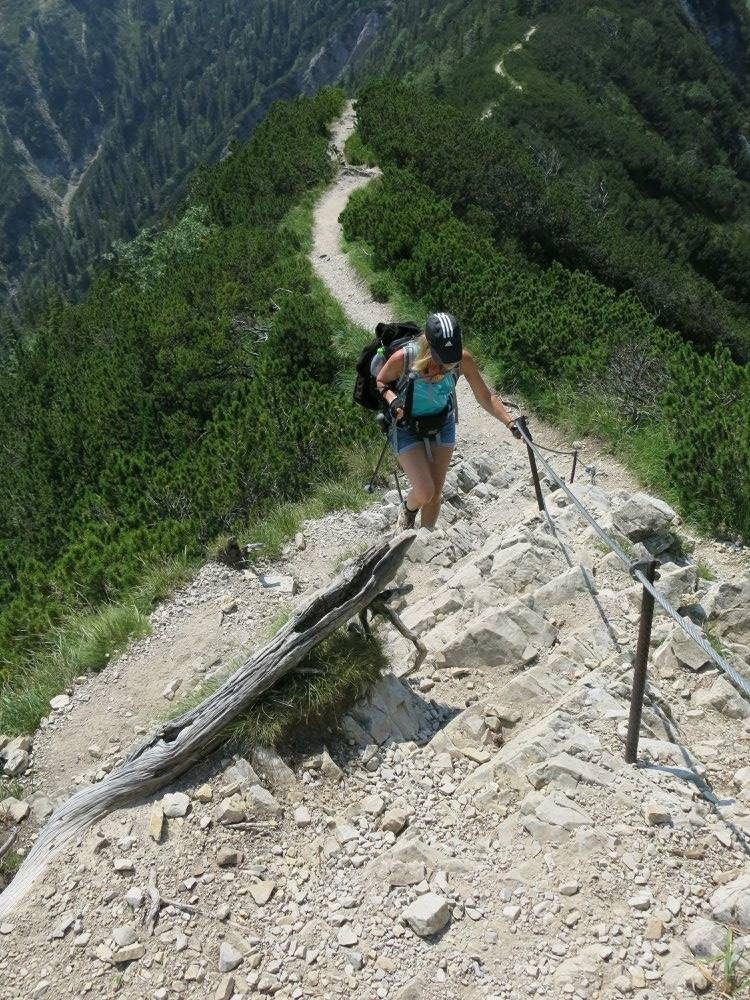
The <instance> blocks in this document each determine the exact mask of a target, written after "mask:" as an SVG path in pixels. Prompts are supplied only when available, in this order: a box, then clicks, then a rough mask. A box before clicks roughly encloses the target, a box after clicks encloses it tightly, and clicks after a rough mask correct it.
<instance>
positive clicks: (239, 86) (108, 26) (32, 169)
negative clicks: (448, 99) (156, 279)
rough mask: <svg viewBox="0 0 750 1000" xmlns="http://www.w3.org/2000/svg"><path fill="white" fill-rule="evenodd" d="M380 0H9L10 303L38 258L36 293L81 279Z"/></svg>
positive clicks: (6, 265) (330, 70)
mask: <svg viewBox="0 0 750 1000" xmlns="http://www.w3.org/2000/svg"><path fill="white" fill-rule="evenodd" d="M382 6H383V5H382V4H381V3H379V2H377V0H376V2H374V3H370V4H367V3H362V2H360V0H334V2H332V3H325V4H324V3H321V2H314V3H300V2H299V0H284V2H283V3H278V2H274V3H271V2H270V0H261V2H258V3H253V4H252V5H249V6H248V5H246V4H242V3H239V2H238V0H222V2H221V3H218V4H210V5H207V4H202V3H198V2H196V0H175V2H165V0H137V2H130V0H128V2H126V0H113V2H112V3H109V4H107V5H102V4H100V3H96V2H92V0H76V2H73V0H53V2H51V3H45V4H42V3H39V2H37V0H33V2H31V3H29V4H24V5H18V4H16V3H14V2H6V3H0V167H2V171H3V176H4V177H7V181H6V183H4V185H3V190H2V191H0V305H1V304H2V301H3V299H4V298H5V297H6V296H7V294H8V292H9V291H10V290H11V289H16V288H18V286H19V281H20V279H21V278H22V277H23V276H24V274H28V272H29V271H30V269H31V268H32V267H33V268H34V274H33V276H32V275H31V274H29V275H28V280H27V281H26V282H25V283H23V282H22V283H21V286H20V290H21V293H22V299H24V300H29V299H33V298H34V296H33V294H32V293H34V292H36V293H38V292H39V291H40V290H41V288H42V287H43V284H44V282H48V281H49V280H55V281H58V282H60V283H62V284H63V285H65V286H66V287H73V288H80V287H81V286H82V284H83V283H84V280H85V276H86V273H87V268H88V266H89V264H90V263H91V262H92V260H94V259H95V258H96V257H97V255H98V254H99V253H101V252H102V251H103V250H106V249H107V248H108V247H109V245H110V243H111V241H112V239H113V238H121V237H130V236H132V235H133V234H134V233H135V231H136V230H137V229H138V228H139V227H140V226H141V225H143V224H144V223H145V222H148V221H149V220H150V219H152V218H154V217H156V216H158V215H161V214H162V213H163V212H164V210H165V209H169V210H171V209H174V208H175V206H176V205H178V204H179V200H180V198H181V196H182V195H183V194H184V183H185V181H186V178H187V177H188V176H189V174H190V172H191V170H192V169H193V168H194V167H195V165H196V164H197V163H199V162H205V161H211V160H217V159H218V158H219V157H220V156H221V154H222V151H223V150H224V148H225V147H226V144H227V143H228V142H229V141H230V140H231V139H233V138H239V139H242V138H245V137H246V136H247V135H248V134H249V132H250V131H251V130H252V128H253V127H254V126H255V125H256V124H257V123H258V122H259V121H260V120H261V119H262V118H263V115H264V114H265V111H266V110H267V108H268V106H269V105H270V103H271V102H272V101H273V100H276V99H279V98H289V97H293V96H295V95H296V94H299V93H304V92H313V91H315V90H316V89H317V88H318V87H320V86H323V85H325V84H328V83H330V82H333V81H334V80H335V79H336V78H337V76H338V75H339V73H340V71H341V69H342V68H343V67H344V66H345V65H347V64H349V63H351V62H356V61H357V59H358V58H359V56H360V55H361V53H362V52H363V51H366V49H367V46H368V45H369V43H370V42H371V40H372V38H373V36H374V32H375V30H376V28H377V25H378V23H379V20H380V16H381V10H382ZM32 277H33V280H32Z"/></svg>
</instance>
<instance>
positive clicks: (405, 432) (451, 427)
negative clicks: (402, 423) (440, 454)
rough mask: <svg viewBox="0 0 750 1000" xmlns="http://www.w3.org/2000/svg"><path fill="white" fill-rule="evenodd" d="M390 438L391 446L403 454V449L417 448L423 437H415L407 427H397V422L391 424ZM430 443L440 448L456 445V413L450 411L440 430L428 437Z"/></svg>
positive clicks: (399, 453) (421, 443)
mask: <svg viewBox="0 0 750 1000" xmlns="http://www.w3.org/2000/svg"><path fill="white" fill-rule="evenodd" d="M390 439H391V446H392V448H393V450H394V451H395V452H396V454H397V455H401V454H403V452H405V451H411V449H412V448H419V447H420V446H421V445H423V443H424V441H423V438H420V437H417V436H416V434H413V433H412V432H411V431H410V430H409V428H408V427H399V425H398V424H392V425H391V429H390ZM428 441H429V442H430V444H431V445H437V446H438V447H442V448H454V447H455V445H456V415H455V413H451V414H450V415H449V416H448V418H447V420H446V421H445V423H444V424H443V426H442V427H441V429H440V431H439V432H438V433H437V434H436V435H435V436H434V437H430V438H428Z"/></svg>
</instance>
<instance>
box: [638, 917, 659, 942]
mask: <svg viewBox="0 0 750 1000" xmlns="http://www.w3.org/2000/svg"><path fill="white" fill-rule="evenodd" d="M663 933H664V924H663V923H662V921H661V920H660V919H659V918H658V917H649V918H648V920H647V921H646V929H645V931H644V932H643V936H644V938H645V939H646V940H647V941H658V940H659V939H660V938H661V936H662V934H663Z"/></svg>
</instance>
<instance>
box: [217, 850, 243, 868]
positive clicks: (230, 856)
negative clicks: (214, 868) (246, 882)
mask: <svg viewBox="0 0 750 1000" xmlns="http://www.w3.org/2000/svg"><path fill="white" fill-rule="evenodd" d="M241 861H242V851H237V850H234V848H231V847H220V848H219V851H218V854H217V855H216V863H217V865H218V866H219V868H236V867H237V865H238V864H239V863H240V862H241Z"/></svg>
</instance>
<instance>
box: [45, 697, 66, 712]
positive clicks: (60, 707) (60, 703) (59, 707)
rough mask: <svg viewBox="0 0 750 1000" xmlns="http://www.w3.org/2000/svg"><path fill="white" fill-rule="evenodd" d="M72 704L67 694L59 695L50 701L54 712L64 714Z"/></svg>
mask: <svg viewBox="0 0 750 1000" xmlns="http://www.w3.org/2000/svg"><path fill="white" fill-rule="evenodd" d="M69 704H70V698H69V697H68V695H67V694H58V695H56V696H55V697H54V698H52V699H50V703H49V707H50V708H51V709H52V710H53V712H62V711H64V709H66V708H67V707H68V705H69Z"/></svg>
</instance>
